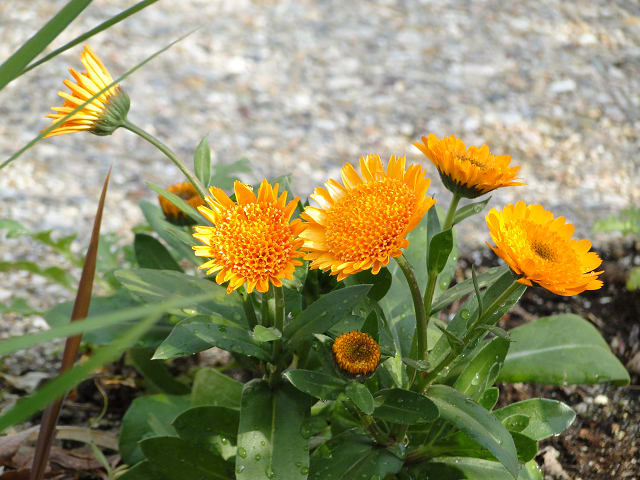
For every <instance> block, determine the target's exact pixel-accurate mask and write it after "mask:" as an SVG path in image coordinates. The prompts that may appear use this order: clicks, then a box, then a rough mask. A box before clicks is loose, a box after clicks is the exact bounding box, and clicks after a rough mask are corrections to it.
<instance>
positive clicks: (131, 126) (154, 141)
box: [122, 120, 207, 198]
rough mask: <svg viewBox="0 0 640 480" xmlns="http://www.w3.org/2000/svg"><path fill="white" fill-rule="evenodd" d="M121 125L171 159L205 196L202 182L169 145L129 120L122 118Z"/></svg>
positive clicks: (201, 194)
mask: <svg viewBox="0 0 640 480" xmlns="http://www.w3.org/2000/svg"><path fill="white" fill-rule="evenodd" d="M122 127H123V128H126V129H127V130H129V131H130V132H133V133H135V134H136V135H138V136H140V137H142V138H144V139H145V140H146V141H147V142H149V143H150V144H151V145H153V146H154V147H156V148H157V149H158V150H160V151H161V152H162V153H164V154H165V155H166V156H167V158H168V159H169V160H171V161H172V162H173V163H174V164H175V165H176V167H178V168H179V169H180V171H181V172H182V173H183V174H184V176H185V177H187V179H188V180H189V182H191V184H192V185H193V187H194V188H195V189H196V190H197V191H198V194H199V195H200V196H201V197H202V198H205V197H206V196H207V190H206V188H205V187H204V186H203V185H202V183H200V180H198V178H197V177H196V176H195V175H194V174H193V173H192V172H191V171H190V170H189V169H188V168H187V166H186V165H185V164H184V163H182V161H181V160H180V159H179V158H178V157H177V156H176V154H175V153H173V151H172V150H171V149H170V148H169V147H167V146H166V145H165V144H164V143H162V142H161V141H160V140H158V139H157V138H156V137H154V136H153V135H151V134H150V133H148V132H146V131H144V130H143V129H141V128H140V127H138V126H137V125H134V124H133V123H131V122H130V121H129V120H123V122H122Z"/></svg>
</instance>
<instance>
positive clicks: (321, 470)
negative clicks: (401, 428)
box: [292, 432, 402, 480]
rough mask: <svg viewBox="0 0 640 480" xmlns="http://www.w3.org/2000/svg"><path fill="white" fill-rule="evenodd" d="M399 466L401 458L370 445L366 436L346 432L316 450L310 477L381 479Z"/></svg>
mask: <svg viewBox="0 0 640 480" xmlns="http://www.w3.org/2000/svg"><path fill="white" fill-rule="evenodd" d="M325 451H326V454H325ZM323 454H324V455H323ZM401 468H402V460H401V459H399V458H398V457H396V456H395V455H393V454H392V453H391V452H389V451H388V450H386V449H385V448H382V447H379V446H375V445H373V444H372V443H371V441H370V440H369V439H368V438H367V437H364V436H362V435H355V434H353V433H351V432H348V433H347V434H345V435H341V436H339V437H335V438H334V439H333V440H331V441H330V443H329V444H328V446H327V448H326V449H323V448H319V449H317V450H316V453H314V455H313V456H312V457H311V472H310V474H309V479H310V480H327V479H332V480H352V479H361V478H362V479H365V478H366V479H367V480H371V479H375V478H380V479H382V478H386V477H387V475H389V474H394V473H398V472H399V471H400V469H401ZM292 478H295V477H292Z"/></svg>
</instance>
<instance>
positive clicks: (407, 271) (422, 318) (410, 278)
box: [396, 255, 427, 387]
mask: <svg viewBox="0 0 640 480" xmlns="http://www.w3.org/2000/svg"><path fill="white" fill-rule="evenodd" d="M396 262H398V266H399V267H400V270H402V273H403V274H404V277H405V278H406V279H407V283H408V284H409V290H410V291H411V298H412V299H413V310H414V312H415V316H416V337H417V349H416V350H417V351H416V352H415V356H416V358H414V360H424V359H425V358H426V356H427V317H426V315H425V310H424V303H422V295H421V294H420V285H418V281H417V280H416V276H415V274H414V273H413V268H411V264H410V263H409V262H408V261H407V259H406V258H405V256H404V255H400V256H399V257H396ZM416 373H417V372H416V371H415V370H414V369H412V372H411V374H410V379H409V387H411V385H412V384H413V382H414V381H415V378H416Z"/></svg>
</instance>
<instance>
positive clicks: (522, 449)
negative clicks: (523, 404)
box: [505, 425, 538, 463]
mask: <svg viewBox="0 0 640 480" xmlns="http://www.w3.org/2000/svg"><path fill="white" fill-rule="evenodd" d="M505 426H506V425H505ZM509 433H510V434H511V438H513V443H514V444H515V446H516V450H517V451H518V460H520V463H526V462H528V461H529V460H533V459H534V458H536V455H537V454H538V442H536V441H535V440H534V439H533V438H529V437H527V436H526V435H523V434H522V433H520V432H515V431H513V430H509Z"/></svg>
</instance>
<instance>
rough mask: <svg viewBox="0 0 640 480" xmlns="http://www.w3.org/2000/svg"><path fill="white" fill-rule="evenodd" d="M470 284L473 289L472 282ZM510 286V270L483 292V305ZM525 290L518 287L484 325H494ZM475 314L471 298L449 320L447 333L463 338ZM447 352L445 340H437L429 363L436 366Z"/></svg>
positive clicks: (476, 305)
mask: <svg viewBox="0 0 640 480" xmlns="http://www.w3.org/2000/svg"><path fill="white" fill-rule="evenodd" d="M480 277H481V275H479V276H478V283H480ZM471 283H472V289H473V282H471ZM512 284H513V274H512V273H511V271H510V270H507V271H506V272H504V273H503V274H502V275H501V276H500V278H498V279H497V280H496V281H495V283H493V284H492V285H491V286H490V287H489V288H487V289H486V290H485V292H484V294H483V295H482V303H483V305H486V306H487V307H488V306H489V305H491V304H493V302H494V301H495V300H496V299H497V298H498V297H499V296H500V295H502V293H504V291H505V290H506V289H507V288H509V287H510V286H511V285H512ZM526 289H527V287H526V286H524V285H518V286H517V288H516V290H515V291H514V292H513V293H512V294H511V296H510V297H509V298H508V299H507V300H505V301H504V302H503V303H502V304H501V305H500V306H499V307H498V308H497V310H496V311H495V313H494V314H493V315H491V317H490V318H489V319H488V320H487V321H485V323H484V325H493V324H495V323H496V322H497V321H498V320H499V319H500V318H501V317H502V316H503V315H504V314H505V313H507V312H508V311H509V310H510V309H511V307H513V305H515V304H516V303H517V302H518V300H519V299H520V297H521V296H522V294H523V293H524V291H525V290H526ZM477 314H478V300H477V299H476V297H475V296H473V297H471V298H469V300H467V301H466V302H465V304H464V305H463V306H462V308H460V310H458V312H457V313H456V315H455V317H453V320H451V322H450V323H449V325H448V326H447V331H449V332H450V333H452V334H453V335H455V336H456V337H458V338H463V337H464V335H465V334H466V332H467V326H468V324H469V323H470V322H472V321H473V319H474V318H475V317H476V315H477ZM448 352H449V344H448V342H447V339H446V338H445V337H444V336H443V337H442V338H441V339H440V340H438V342H437V343H436V345H435V346H434V348H433V351H432V352H431V356H430V360H431V363H433V364H434V365H437V364H438V363H440V361H442V359H443V358H444V357H445V356H446V355H447V354H448Z"/></svg>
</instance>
